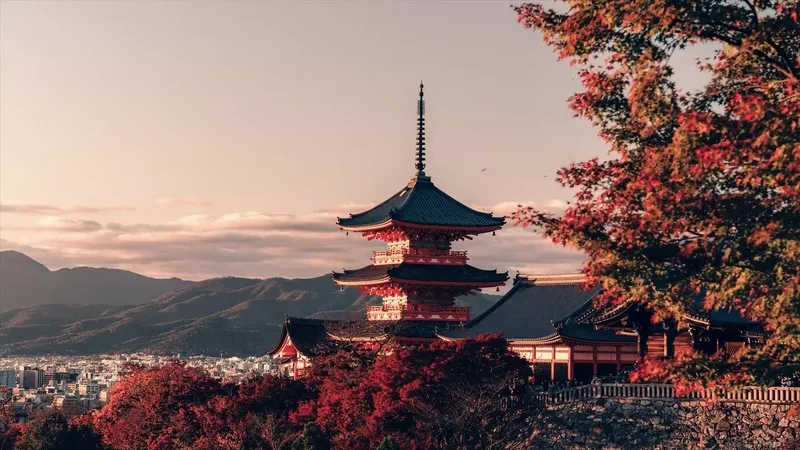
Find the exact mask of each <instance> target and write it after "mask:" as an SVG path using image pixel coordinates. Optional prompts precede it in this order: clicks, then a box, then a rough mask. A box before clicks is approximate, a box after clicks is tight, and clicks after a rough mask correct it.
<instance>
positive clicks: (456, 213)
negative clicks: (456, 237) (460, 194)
mask: <svg viewBox="0 0 800 450" xmlns="http://www.w3.org/2000/svg"><path fill="white" fill-rule="evenodd" d="M390 220H395V221H400V222H405V223H410V224H414V225H428V226H441V227H454V228H459V227H461V228H463V227H467V228H494V229H497V228H500V227H502V226H503V224H505V218H503V217H493V216H492V214H491V213H484V212H480V211H476V210H474V209H472V208H470V207H468V206H466V205H464V204H463V203H461V202H459V201H458V200H456V199H454V198H453V197H450V196H449V195H447V194H446V193H444V191H442V190H441V189H439V188H438V187H436V186H435V185H434V184H433V182H432V181H430V178H428V177H423V178H418V179H414V180H413V181H412V182H411V183H410V184H409V185H408V186H406V187H404V188H403V189H401V190H400V191H399V192H398V193H396V194H394V195H393V196H392V197H390V198H389V199H388V200H386V201H384V202H383V203H381V204H379V205H378V206H376V207H374V208H372V209H370V210H368V211H364V212H362V213H358V214H351V215H350V218H340V219H339V220H338V222H337V223H338V225H339V226H340V227H342V228H349V229H357V228H368V227H374V226H377V225H381V224H387V225H388V222H389V221H390Z"/></svg>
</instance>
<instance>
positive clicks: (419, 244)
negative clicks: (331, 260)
mask: <svg viewBox="0 0 800 450" xmlns="http://www.w3.org/2000/svg"><path fill="white" fill-rule="evenodd" d="M419 88H420V90H419V102H418V103H417V115H418V120H417V148H416V164H415V168H416V171H415V173H414V175H413V177H412V178H411V181H410V182H409V183H408V184H407V185H406V186H404V187H403V188H402V189H401V190H400V191H398V192H397V193H396V194H394V195H393V196H391V197H390V198H389V199H387V200H386V201H384V202H382V203H380V204H379V205H377V206H375V207H374V208H372V209H370V210H367V211H364V212H361V213H358V214H351V215H350V217H347V218H339V219H338V223H337V224H338V225H339V227H340V228H341V229H342V230H343V231H346V232H348V234H349V232H354V233H361V234H362V235H363V236H364V237H366V238H367V239H368V240H375V239H380V240H383V241H385V242H386V243H387V249H386V250H385V251H376V252H373V255H372V258H371V260H372V264H370V265H368V266H365V267H362V268H360V269H355V270H344V271H343V272H341V273H338V272H334V273H333V280H334V282H335V283H336V284H337V285H338V286H341V287H342V288H344V287H352V286H354V287H357V288H358V289H359V290H360V291H361V292H362V293H364V294H368V295H377V296H380V297H382V298H383V302H382V304H381V305H379V306H370V307H369V308H368V309H367V320H369V321H399V320H404V321H433V322H445V323H448V322H451V323H452V322H455V323H459V322H467V321H468V320H469V319H470V309H469V307H464V306H455V299H456V297H459V296H462V295H470V294H474V293H475V291H477V290H479V289H481V288H491V287H499V286H501V285H504V284H505V283H506V281H507V280H508V274H507V273H505V272H504V273H498V272H497V270H483V269H478V268H476V267H473V266H471V265H469V264H467V261H468V259H469V258H468V257H467V252H466V251H457V250H453V249H452V243H453V242H455V241H460V240H464V239H472V237H473V236H476V235H479V234H483V233H490V232H491V233H493V234H494V232H495V231H496V230H499V229H500V228H502V226H503V224H505V219H504V218H503V217H494V216H492V214H491V213H483V212H480V211H476V210H474V209H472V208H470V207H468V206H466V205H464V204H463V203H461V202H459V201H457V200H456V199H454V198H453V197H451V196H449V195H447V194H446V193H444V192H443V191H442V190H440V189H439V188H438V187H436V185H434V184H433V181H432V180H431V177H430V176H428V175H427V174H426V173H425V100H424V99H423V95H424V93H423V85H422V84H420V86H419Z"/></svg>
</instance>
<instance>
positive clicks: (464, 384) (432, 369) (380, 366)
mask: <svg viewBox="0 0 800 450" xmlns="http://www.w3.org/2000/svg"><path fill="white" fill-rule="evenodd" d="M531 376H532V372H531V369H530V366H529V365H528V363H527V362H526V361H525V360H523V359H521V358H519V357H517V356H516V355H514V354H512V353H511V351H510V350H509V349H508V342H507V341H506V340H505V339H503V338H502V337H499V336H496V335H484V336H480V337H478V338H476V339H475V340H464V341H458V342H455V343H449V342H444V341H436V342H433V343H430V344H426V345H424V346H419V347H398V348H394V349H392V351H391V353H389V354H388V355H386V356H384V357H381V358H379V359H378V360H377V361H376V362H375V363H374V364H372V365H369V366H364V365H363V364H361V362H360V360H359V359H357V358H351V359H342V358H340V357H333V358H328V359H327V360H325V361H319V362H318V363H317V365H316V366H315V367H314V376H313V377H312V379H313V380H316V381H317V382H318V385H317V390H318V392H319V396H318V398H316V399H313V400H311V401H307V402H304V403H303V404H301V406H300V408H299V409H298V412H297V413H296V414H295V416H294V418H295V420H303V421H308V420H314V421H315V422H316V423H317V424H319V425H320V426H321V427H322V428H323V429H324V430H326V432H328V433H329V434H330V435H331V436H332V438H333V443H334V444H335V446H336V448H352V449H372V448H377V447H378V446H379V445H380V444H381V442H382V440H383V439H384V438H385V437H387V436H389V437H391V438H392V439H393V440H394V441H396V442H397V444H399V446H400V448H404V449H433V448H493V447H495V446H497V447H499V446H501V444H502V441H503V439H506V438H508V437H509V436H510V435H511V434H512V433H513V429H514V426H515V425H517V424H518V423H519V422H518V420H517V419H518V418H519V416H520V415H521V413H522V410H523V408H525V407H527V405H526V404H523V403H521V402H520V403H515V400H522V399H523V397H524V395H525V392H526V387H527V381H528V379H529V378H530V377H531ZM387 445H388V444H387Z"/></svg>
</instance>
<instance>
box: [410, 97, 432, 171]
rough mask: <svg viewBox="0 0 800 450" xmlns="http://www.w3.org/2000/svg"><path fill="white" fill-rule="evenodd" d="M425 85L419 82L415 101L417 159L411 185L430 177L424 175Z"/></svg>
mask: <svg viewBox="0 0 800 450" xmlns="http://www.w3.org/2000/svg"><path fill="white" fill-rule="evenodd" d="M424 87H425V85H424V84H422V81H420V82H419V100H418V101H417V158H416V161H417V162H416V164H414V167H415V168H416V169H417V173H416V174H415V175H414V177H413V178H412V179H411V184H413V183H416V181H417V180H430V177H428V176H426V175H425V99H424V98H423V97H424V95H425V93H424V91H423V89H424Z"/></svg>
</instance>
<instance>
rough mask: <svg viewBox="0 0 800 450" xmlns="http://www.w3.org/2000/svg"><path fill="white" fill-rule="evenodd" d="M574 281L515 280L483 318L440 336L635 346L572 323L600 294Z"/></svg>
mask: <svg viewBox="0 0 800 450" xmlns="http://www.w3.org/2000/svg"><path fill="white" fill-rule="evenodd" d="M573 278H574V277H572V278H570V277H559V276H555V277H541V280H542V281H541V284H539V283H537V280H536V277H533V276H531V277H529V278H527V279H526V278H518V279H517V280H516V281H515V283H516V284H515V285H514V287H513V288H512V289H511V290H510V291H508V293H506V295H504V296H503V297H502V298H501V299H500V300H498V301H497V303H495V304H494V305H492V306H491V307H490V308H489V309H487V310H486V311H485V312H484V313H483V314H481V315H479V316H478V317H476V318H474V319H472V320H471V321H469V322H467V323H466V324H464V325H463V326H459V327H453V328H451V329H449V330H445V331H442V332H440V333H439V334H440V336H442V337H444V338H455V339H459V338H469V337H475V336H477V335H479V334H483V333H499V332H502V333H503V335H504V336H505V337H506V338H507V339H510V340H537V341H544V340H549V339H554V338H558V337H559V336H560V337H565V338H572V339H577V340H586V341H601V342H635V338H632V337H629V336H621V335H617V334H616V333H614V332H611V331H606V330H595V329H594V327H593V326H591V325H586V324H579V323H575V321H574V320H573V319H574V318H575V317H577V316H579V315H580V314H581V313H582V312H583V311H585V310H586V309H587V308H590V307H591V304H592V300H593V299H594V297H595V296H596V295H597V294H598V293H599V292H600V288H599V287H594V288H590V289H585V288H584V287H583V285H582V283H581V282H580V281H576V280H574V279H573Z"/></svg>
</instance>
